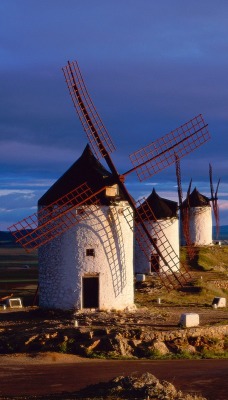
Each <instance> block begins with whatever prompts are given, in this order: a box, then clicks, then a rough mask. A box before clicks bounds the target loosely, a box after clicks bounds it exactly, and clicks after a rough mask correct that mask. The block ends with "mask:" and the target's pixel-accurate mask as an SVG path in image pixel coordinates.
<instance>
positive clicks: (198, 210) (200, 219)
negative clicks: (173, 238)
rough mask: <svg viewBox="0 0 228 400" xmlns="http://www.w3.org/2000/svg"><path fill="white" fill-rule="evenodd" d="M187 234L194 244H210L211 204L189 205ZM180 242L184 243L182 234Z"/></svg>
mask: <svg viewBox="0 0 228 400" xmlns="http://www.w3.org/2000/svg"><path fill="white" fill-rule="evenodd" d="M189 235H190V240H191V243H192V244H194V245H195V246H209V245H212V243H213V241H212V214H211V206H204V207H191V208H190V211H189ZM181 242H182V244H186V242H185V240H184V238H183V236H182V240H181Z"/></svg>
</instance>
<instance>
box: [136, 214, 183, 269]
mask: <svg viewBox="0 0 228 400" xmlns="http://www.w3.org/2000/svg"><path fill="white" fill-rule="evenodd" d="M146 226H147V229H148V231H149V232H150V234H151V236H152V237H153V238H157V246H158V248H159V250H160V251H161V253H162V254H163V255H164V257H165V259H166V261H167V262H168V264H169V268H168V267H167V266H166V265H165V264H164V262H163V260H160V269H159V270H160V272H167V273H172V272H178V271H179V267H180V266H179V254H180V245H179V221H178V219H177V218H170V219H166V220H158V221H157V222H153V221H150V222H146ZM163 234H164V235H165V236H164V235H163ZM166 239H167V240H166ZM170 246H171V247H172V249H173V251H172V253H171V260H170V257H169V256H167V255H166V250H167V249H168V248H170ZM152 252H154V251H153V246H152V245H151V247H149V248H147V250H146V255H145V252H143V251H142V250H141V248H140V246H139V244H138V241H137V240H135V273H141V274H149V273H150V272H151V264H150V262H149V260H150V255H151V253H152Z"/></svg>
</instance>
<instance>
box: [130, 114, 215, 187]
mask: <svg viewBox="0 0 228 400" xmlns="http://www.w3.org/2000/svg"><path fill="white" fill-rule="evenodd" d="M209 139H210V134H209V132H208V129H207V125H206V124H205V122H204V119H203V117H202V115H201V114H200V115H198V116H197V117H195V118H193V119H192V120H190V121H189V122H187V123H186V124H184V125H182V126H180V127H179V128H177V129H175V130H174V131H172V132H170V133H168V134H167V135H164V136H162V137H161V138H159V139H157V140H156V141H155V142H152V143H151V144H150V145H148V146H146V147H144V148H142V149H140V150H138V151H136V152H135V153H133V154H131V155H130V159H131V162H132V164H133V166H134V169H135V170H136V173H137V175H138V178H139V180H140V181H142V180H144V179H148V178H149V177H151V176H153V175H155V174H157V173H158V172H159V171H162V170H163V169H164V168H167V167H168V166H169V165H171V164H173V163H175V154H177V155H178V157H179V158H182V157H184V156H185V155H186V154H188V153H191V152H192V151H193V150H195V149H196V148H198V147H199V146H201V145H202V144H204V143H205V142H206V141H207V140H209Z"/></svg>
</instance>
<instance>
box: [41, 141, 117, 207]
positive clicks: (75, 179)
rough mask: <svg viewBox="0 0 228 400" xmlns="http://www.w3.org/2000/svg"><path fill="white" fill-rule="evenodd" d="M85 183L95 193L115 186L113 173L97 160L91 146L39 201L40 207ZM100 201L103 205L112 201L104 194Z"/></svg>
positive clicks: (86, 148) (100, 196)
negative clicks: (106, 187) (105, 187)
mask: <svg viewBox="0 0 228 400" xmlns="http://www.w3.org/2000/svg"><path fill="white" fill-rule="evenodd" d="M85 182H86V183H87V184H88V186H89V187H90V188H91V189H92V190H93V192H97V191H98V190H99V189H101V188H103V187H104V186H110V185H114V184H115V182H114V179H113V177H112V174H111V172H109V171H108V170H106V169H105V168H104V167H103V165H102V164H101V163H100V162H99V161H98V160H97V158H95V156H94V155H93V153H92V151H91V149H90V146H89V145H87V146H86V147H85V149H84V151H83V153H82V155H81V157H80V158H79V159H78V160H77V161H76V162H75V163H74V164H73V165H72V166H71V167H70V168H69V169H68V170H67V171H66V172H65V173H64V174H63V175H62V176H61V177H60V178H59V179H58V180H57V181H56V182H55V183H54V184H53V185H52V186H51V187H50V189H49V190H48V191H47V192H46V193H45V194H44V195H43V196H42V197H41V198H40V199H39V201H38V205H42V206H47V205H50V204H51V203H53V202H54V201H56V200H58V199H59V198H61V197H62V196H64V195H66V194H67V193H69V192H71V191H72V190H74V189H75V188H77V187H78V186H79V185H81V184H83V183H85ZM99 199H100V201H101V202H102V204H108V203H109V201H110V200H109V199H108V198H107V197H106V196H105V193H104V192H102V194H100V195H99Z"/></svg>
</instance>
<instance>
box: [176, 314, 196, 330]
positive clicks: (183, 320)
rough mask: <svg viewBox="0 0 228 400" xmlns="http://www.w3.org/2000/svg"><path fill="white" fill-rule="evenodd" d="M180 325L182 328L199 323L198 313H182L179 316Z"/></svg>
mask: <svg viewBox="0 0 228 400" xmlns="http://www.w3.org/2000/svg"><path fill="white" fill-rule="evenodd" d="M180 325H181V326H182V327H184V328H190V327H193V326H198V325H199V314H196V313H184V314H181V317H180Z"/></svg>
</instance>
